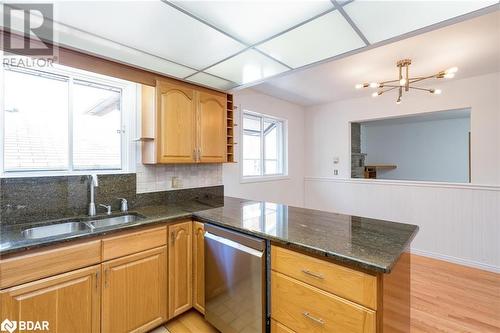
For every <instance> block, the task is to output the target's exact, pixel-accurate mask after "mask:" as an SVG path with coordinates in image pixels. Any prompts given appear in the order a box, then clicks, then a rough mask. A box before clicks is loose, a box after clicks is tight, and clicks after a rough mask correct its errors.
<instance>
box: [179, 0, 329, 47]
mask: <svg viewBox="0 0 500 333" xmlns="http://www.w3.org/2000/svg"><path fill="white" fill-rule="evenodd" d="M172 2H173V3H174V4H175V5H177V6H179V7H181V8H183V9H185V10H186V11H188V12H190V13H192V14H194V15H196V16H197V17H200V18H202V19H203V20H205V21H207V22H210V23H211V24H213V25H214V26H216V27H218V28H219V29H221V30H223V31H225V32H227V33H228V34H230V35H231V36H234V37H236V38H238V39H239V40H241V41H243V42H245V43H248V44H255V43H257V42H260V41H262V40H264V39H266V38H269V37H271V36H274V35H276V34H278V33H280V32H282V31H284V30H286V29H288V28H291V27H292V26H294V25H297V24H299V23H301V22H304V21H306V20H308V19H310V18H312V17H314V16H316V15H319V14H321V13H323V12H325V11H327V10H331V9H332V8H333V5H332V3H331V2H330V1H323V0H321V1H287V2H284V1H172Z"/></svg>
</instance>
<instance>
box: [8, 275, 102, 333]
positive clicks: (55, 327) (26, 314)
mask: <svg viewBox="0 0 500 333" xmlns="http://www.w3.org/2000/svg"><path fill="white" fill-rule="evenodd" d="M99 280H100V266H99V265H96V266H91V267H88V268H83V269H79V270H76V271H72V272H69V273H64V274H59V275H55V276H51V277H49V278H45V279H41V280H38V281H34V282H30V283H26V284H22V285H19V286H16V287H11V288H8V289H5V290H2V291H0V318H8V319H10V320H15V321H48V327H49V331H50V332H53V333H54V332H55V333H67V332H72V333H80V332H81V333H84V332H86V333H98V332H99V325H100V319H99V317H100V300H99V296H100V292H99V289H100V281H99Z"/></svg>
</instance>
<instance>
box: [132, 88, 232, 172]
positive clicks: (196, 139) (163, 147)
mask: <svg viewBox="0 0 500 333" xmlns="http://www.w3.org/2000/svg"><path fill="white" fill-rule="evenodd" d="M227 96H230V95H226V94H224V93H220V92H216V91H211V90H209V89H203V88H197V87H195V86H190V85H189V84H182V83H176V82H174V81H168V80H158V81H157V82H156V88H154V87H149V86H142V89H141V141H142V143H141V145H142V163H144V164H170V163H223V162H227V160H228V158H227V154H228V148H227V147H228V144H227V140H228V138H229V136H230V137H231V140H232V135H233V130H232V126H233V122H232V121H233V120H232V119H231V120H230V122H229V123H228V109H227V108H228V107H229V106H228V105H229V104H228V102H227V101H228V97H227ZM231 103H232V102H231ZM230 105H231V108H232V104H230ZM230 152H231V154H232V149H231V150H230Z"/></svg>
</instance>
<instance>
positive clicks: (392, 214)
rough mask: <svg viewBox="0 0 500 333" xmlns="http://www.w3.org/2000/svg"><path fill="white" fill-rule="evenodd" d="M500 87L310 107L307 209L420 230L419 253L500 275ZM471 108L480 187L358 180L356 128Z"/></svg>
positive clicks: (484, 81) (458, 85) (486, 80)
mask: <svg viewBox="0 0 500 333" xmlns="http://www.w3.org/2000/svg"><path fill="white" fill-rule="evenodd" d="M499 81H500V74H499V73H493V74H488V75H483V76H477V77H472V78H468V79H462V80H451V81H449V82H446V83H444V82H443V83H442V84H439V85H438V86H436V88H441V89H442V90H443V94H442V95H440V96H434V95H430V94H423V93H421V94H420V93H418V92H412V93H410V94H408V95H405V96H404V99H403V103H401V104H400V105H397V104H396V103H395V96H394V95H392V94H387V95H382V96H380V97H379V98H377V99H373V98H371V97H370V96H368V97H361V98H356V99H350V100H343V101H339V102H335V103H331V104H327V105H320V106H315V107H310V108H307V109H306V111H305V115H306V117H305V147H306V150H305V156H304V159H305V161H307V163H306V166H305V175H306V177H305V197H304V201H305V206H306V207H310V208H317V209H323V210H328V211H336V212H340V213H347V214H353V215H360V216H367V217H374V218H381V219H388V220H392V221H397V222H403V223H412V224H417V225H419V226H420V232H419V234H418V235H417V237H416V238H415V240H414V242H413V244H412V249H413V250H414V252H417V253H421V254H426V255H430V256H434V257H439V258H444V259H447V260H450V261H455V262H461V263H465V264H468V265H472V266H478V267H482V268H485V269H490V270H496V271H500V243H499V242H498V239H499V237H500V186H499V185H500V101H499V91H500V84H499ZM468 107H470V108H471V144H472V183H473V184H471V185H469V184H464V185H458V184H456V185H450V184H440V183H425V182H410V181H389V180H360V179H350V167H351V165H350V129H349V127H350V126H349V122H355V121H363V120H371V119H372V120H373V119H380V118H384V117H391V116H398V115H408V114H415V113H424V112H433V111H439V110H452V109H462V108H468ZM335 156H338V157H339V158H340V163H339V164H338V165H337V166H335V167H334V164H333V157H335ZM334 168H338V169H339V175H338V176H334V174H333V169H334Z"/></svg>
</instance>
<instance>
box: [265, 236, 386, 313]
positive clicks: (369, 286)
mask: <svg viewBox="0 0 500 333" xmlns="http://www.w3.org/2000/svg"><path fill="white" fill-rule="evenodd" d="M271 268H272V269H273V270H275V271H277V272H280V273H283V274H285V275H288V276H291V277H293V278H295V279H297V280H300V281H302V282H306V283H307V284H310V285H312V286H315V287H318V288H320V289H323V290H326V291H328V292H331V293H333V294H335V295H337V296H341V297H343V298H345V299H348V300H351V301H353V302H356V303H359V304H361V305H364V306H367V307H369V308H371V309H374V310H375V309H376V308H377V277H376V276H373V275H370V274H366V273H363V272H359V271H356V270H353V269H350V268H347V267H344V266H340V265H336V264H334V263H331V262H328V261H326V260H321V259H317V258H313V257H310V256H307V255H304V254H301V253H298V252H295V251H291V250H288V249H284V248H281V247H278V246H273V247H272V248H271Z"/></svg>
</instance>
